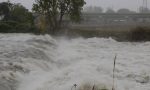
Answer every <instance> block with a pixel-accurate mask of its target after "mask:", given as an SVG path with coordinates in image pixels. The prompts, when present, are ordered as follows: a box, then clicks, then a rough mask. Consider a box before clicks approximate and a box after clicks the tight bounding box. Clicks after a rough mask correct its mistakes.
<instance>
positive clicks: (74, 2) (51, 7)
mask: <svg viewBox="0 0 150 90" xmlns="http://www.w3.org/2000/svg"><path fill="white" fill-rule="evenodd" d="M35 2H36V3H35V4H33V11H35V12H36V13H39V14H42V15H44V16H45V17H46V18H47V19H48V23H49V27H50V30H49V33H53V34H54V33H56V30H58V29H59V28H60V27H61V24H62V20H63V17H64V15H67V16H68V17H69V18H70V19H71V21H75V22H78V21H80V19H81V10H82V9H83V6H84V4H85V1H84V0H36V1H35Z"/></svg>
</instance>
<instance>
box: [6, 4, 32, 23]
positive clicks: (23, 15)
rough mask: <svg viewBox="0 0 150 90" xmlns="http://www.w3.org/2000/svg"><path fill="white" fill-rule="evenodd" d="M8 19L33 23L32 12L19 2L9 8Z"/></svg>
mask: <svg viewBox="0 0 150 90" xmlns="http://www.w3.org/2000/svg"><path fill="white" fill-rule="evenodd" d="M10 15H11V16H10V18H9V19H10V20H13V21H17V22H21V23H27V22H28V23H33V16H32V13H31V12H29V11H28V9H26V8H25V7H24V6H22V5H21V4H13V6H12V7H11V10H10Z"/></svg>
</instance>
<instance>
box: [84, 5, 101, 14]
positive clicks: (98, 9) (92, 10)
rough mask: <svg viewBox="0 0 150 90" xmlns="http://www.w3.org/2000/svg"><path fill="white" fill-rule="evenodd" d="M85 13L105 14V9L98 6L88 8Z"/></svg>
mask: <svg viewBox="0 0 150 90" xmlns="http://www.w3.org/2000/svg"><path fill="white" fill-rule="evenodd" d="M84 12H87V13H103V8H102V7H98V6H94V7H93V6H88V7H85V8H84Z"/></svg>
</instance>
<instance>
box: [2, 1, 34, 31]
mask: <svg viewBox="0 0 150 90" xmlns="http://www.w3.org/2000/svg"><path fill="white" fill-rule="evenodd" d="M0 15H3V16H4V18H3V19H2V20H1V21H0V32H5V33H12V32H13V33H27V32H29V33H30V32H35V27H34V17H33V15H32V13H31V12H29V11H28V9H26V8H25V7H24V6H22V5H21V4H12V3H10V2H2V3H0ZM31 29H34V30H31Z"/></svg>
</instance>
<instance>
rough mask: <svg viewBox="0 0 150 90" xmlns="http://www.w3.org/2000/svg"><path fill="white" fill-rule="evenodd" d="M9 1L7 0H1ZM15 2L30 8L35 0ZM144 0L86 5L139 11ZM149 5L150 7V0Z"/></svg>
mask: <svg viewBox="0 0 150 90" xmlns="http://www.w3.org/2000/svg"><path fill="white" fill-rule="evenodd" d="M2 1H7V0H0V2H2ZM10 1H11V2H15V3H22V4H23V5H24V6H25V7H27V8H28V9H31V8H32V4H33V2H34V0H10ZM142 1H143V0H86V3H87V4H86V6H101V7H103V8H108V7H111V8H113V9H115V10H117V9H119V8H128V9H131V10H134V11H138V8H139V7H140V6H142ZM148 6H149V8H150V0H148Z"/></svg>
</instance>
